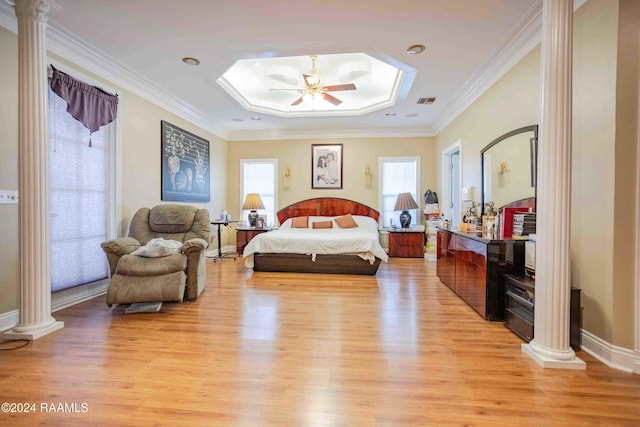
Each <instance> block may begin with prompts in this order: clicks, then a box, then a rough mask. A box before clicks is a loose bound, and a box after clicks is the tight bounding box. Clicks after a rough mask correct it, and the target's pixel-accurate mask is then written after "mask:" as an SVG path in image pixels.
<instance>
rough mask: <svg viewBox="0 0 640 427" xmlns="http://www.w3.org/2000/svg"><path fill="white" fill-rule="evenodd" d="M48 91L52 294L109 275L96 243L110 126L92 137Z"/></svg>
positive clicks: (103, 209)
mask: <svg viewBox="0 0 640 427" xmlns="http://www.w3.org/2000/svg"><path fill="white" fill-rule="evenodd" d="M66 109H67V104H66V102H65V101H64V100H63V99H62V98H60V97H59V96H57V95H56V94H55V93H53V91H51V89H49V139H50V141H49V151H50V153H49V161H50V162H49V171H50V172H49V173H50V182H49V185H50V214H51V221H50V235H51V237H50V253H51V254H50V256H51V265H50V268H51V291H52V292H55V291H60V290H63V289H67V288H71V287H74V286H79V285H84V284H87V283H91V282H95V281H97V280H101V279H105V278H107V277H108V274H109V271H108V265H107V263H106V261H105V255H104V253H103V251H102V248H101V247H100V243H101V242H103V241H105V240H107V227H108V224H107V221H108V218H107V217H108V212H109V211H108V206H107V200H108V193H107V192H108V186H107V184H108V183H107V179H108V175H107V157H108V156H107V139H110V137H111V136H110V135H111V134H112V133H113V132H110V130H109V128H110V127H112V126H114V125H113V124H111V125H108V126H104V127H102V128H101V129H100V130H99V131H98V132H95V133H93V134H92V135H91V141H92V143H91V145H92V146H91V147H89V131H88V130H87V128H85V127H84V126H83V125H82V124H81V123H80V122H79V121H77V120H76V119H74V118H73V117H72V116H71V115H70V114H69V113H67V111H66Z"/></svg>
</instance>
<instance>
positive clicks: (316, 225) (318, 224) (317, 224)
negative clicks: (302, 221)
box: [312, 221, 333, 228]
mask: <svg viewBox="0 0 640 427" xmlns="http://www.w3.org/2000/svg"><path fill="white" fill-rule="evenodd" d="M332 227H333V223H332V222H331V221H315V222H314V223H313V227H312V228H332Z"/></svg>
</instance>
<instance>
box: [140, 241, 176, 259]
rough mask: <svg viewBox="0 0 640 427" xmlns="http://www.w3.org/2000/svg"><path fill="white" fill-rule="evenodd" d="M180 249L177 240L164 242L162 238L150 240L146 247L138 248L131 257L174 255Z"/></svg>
mask: <svg viewBox="0 0 640 427" xmlns="http://www.w3.org/2000/svg"><path fill="white" fill-rule="evenodd" d="M180 249H182V242H178V241H177V240H165V239H163V238H162V237H157V238H155V239H151V240H149V241H148V242H147V244H146V245H144V246H140V247H139V248H138V249H136V250H135V251H133V252H131V255H138V256H142V257H147V258H156V257H163V256H169V255H173V254H176V253H178V252H180Z"/></svg>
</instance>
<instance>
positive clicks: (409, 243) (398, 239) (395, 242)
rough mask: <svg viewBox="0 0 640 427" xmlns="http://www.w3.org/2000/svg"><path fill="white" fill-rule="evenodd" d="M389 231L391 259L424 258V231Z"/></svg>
mask: <svg viewBox="0 0 640 427" xmlns="http://www.w3.org/2000/svg"><path fill="white" fill-rule="evenodd" d="M388 231H389V256H390V257H401V258H422V257H424V231H412V230H403V229H396V230H388Z"/></svg>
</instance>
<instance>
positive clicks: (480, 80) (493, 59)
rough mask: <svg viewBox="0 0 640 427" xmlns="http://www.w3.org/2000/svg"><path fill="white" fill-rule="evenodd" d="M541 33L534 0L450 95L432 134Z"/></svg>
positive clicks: (538, 2)
mask: <svg viewBox="0 0 640 427" xmlns="http://www.w3.org/2000/svg"><path fill="white" fill-rule="evenodd" d="M541 30H542V0H535V2H534V3H533V4H532V5H531V7H530V8H529V10H528V11H527V13H526V14H525V15H524V16H523V17H522V19H521V20H520V21H519V22H518V23H517V24H516V25H515V26H514V28H513V30H511V32H510V33H509V34H507V36H506V37H505V38H504V39H503V41H502V44H501V46H500V47H499V48H498V49H496V50H495V51H494V53H493V54H491V56H489V57H488V58H487V60H486V61H485V62H484V63H483V64H482V65H481V66H480V68H478V69H477V70H476V71H475V73H473V74H472V75H471V78H469V79H468V80H467V81H466V83H465V84H464V85H463V86H462V88H461V89H460V90H459V91H458V92H457V93H456V94H455V95H454V96H453V103H452V104H450V105H449V106H448V107H447V108H446V109H445V110H444V112H443V113H442V114H441V115H440V117H438V118H437V119H436V121H435V123H434V125H433V128H434V131H435V133H436V134H438V133H440V132H442V130H443V129H444V128H445V127H447V126H448V125H449V124H450V123H451V122H452V121H454V120H455V119H456V118H457V117H458V116H459V115H460V114H462V112H463V111H464V110H466V109H467V108H468V107H469V106H471V104H473V103H474V102H475V101H476V100H477V99H478V98H479V97H480V96H481V95H482V94H483V93H484V92H485V91H486V90H487V89H489V88H490V87H491V86H492V85H493V84H494V83H495V82H497V81H498V80H499V79H500V78H501V77H502V76H503V75H504V74H505V73H506V72H507V71H509V69H511V67H513V66H514V65H515V64H517V63H518V61H520V60H521V59H522V58H523V57H524V56H525V55H526V54H527V53H529V52H530V51H531V50H532V49H533V48H534V47H535V46H536V45H538V44H539V43H540V38H541Z"/></svg>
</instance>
